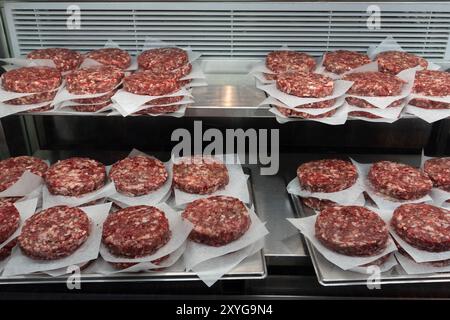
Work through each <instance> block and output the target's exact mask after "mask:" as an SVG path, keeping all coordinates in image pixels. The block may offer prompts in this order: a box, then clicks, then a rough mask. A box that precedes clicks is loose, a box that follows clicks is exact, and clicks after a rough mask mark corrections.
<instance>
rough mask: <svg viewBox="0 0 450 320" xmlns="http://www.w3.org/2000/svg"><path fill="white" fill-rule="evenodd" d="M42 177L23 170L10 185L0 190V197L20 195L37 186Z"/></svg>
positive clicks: (24, 194) (40, 182)
mask: <svg viewBox="0 0 450 320" xmlns="http://www.w3.org/2000/svg"><path fill="white" fill-rule="evenodd" d="M42 183H43V179H42V178H41V177H40V176H38V175H37V174H34V173H32V172H30V171H25V172H24V173H23V174H22V176H21V177H20V178H19V180H17V181H16V182H15V183H14V184H13V185H12V186H11V187H9V188H8V189H6V190H4V191H2V192H0V198H5V197H22V196H26V195H27V194H29V193H31V192H33V191H34V190H36V189H37V188H39V187H40V186H41V185H42Z"/></svg>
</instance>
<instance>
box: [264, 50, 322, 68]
mask: <svg viewBox="0 0 450 320" xmlns="http://www.w3.org/2000/svg"><path fill="white" fill-rule="evenodd" d="M266 66H267V68H268V69H269V70H271V71H272V72H274V73H275V74H280V73H285V72H312V71H313V70H314V69H315V68H316V60H314V58H313V57H311V56H310V55H309V54H306V53H303V52H295V51H288V50H284V51H272V52H270V53H269V54H267V57H266Z"/></svg>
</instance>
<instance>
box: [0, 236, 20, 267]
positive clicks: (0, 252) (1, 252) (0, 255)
mask: <svg viewBox="0 0 450 320" xmlns="http://www.w3.org/2000/svg"><path fill="white" fill-rule="evenodd" d="M16 244H17V238H16V239H14V240H11V241H10V242H9V243H8V244H7V245H5V246H4V247H3V248H1V249H0V261H3V260H5V259H6V258H8V257H9V256H10V255H11V251H12V249H14V247H15V246H16Z"/></svg>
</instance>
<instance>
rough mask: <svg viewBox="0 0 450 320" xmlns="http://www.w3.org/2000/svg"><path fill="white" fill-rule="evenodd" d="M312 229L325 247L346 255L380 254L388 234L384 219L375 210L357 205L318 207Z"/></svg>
mask: <svg viewBox="0 0 450 320" xmlns="http://www.w3.org/2000/svg"><path fill="white" fill-rule="evenodd" d="M315 233H316V238H317V239H318V240H319V241H320V242H321V243H322V244H323V245H324V246H326V247H327V248H328V249H330V250H333V251H335V252H338V253H341V254H345V255H348V256H373V255H376V254H379V253H381V252H382V251H383V250H384V249H385V248H386V245H387V242H388V238H389V235H388V228H387V225H386V223H384V221H383V220H382V219H381V218H380V217H379V216H378V215H377V214H376V213H375V212H373V211H371V210H369V209H367V208H364V207H360V206H340V207H339V206H336V207H329V208H327V209H325V210H323V211H321V212H320V214H319V215H318V216H317V220H316V224H315Z"/></svg>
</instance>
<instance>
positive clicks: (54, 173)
mask: <svg viewBox="0 0 450 320" xmlns="http://www.w3.org/2000/svg"><path fill="white" fill-rule="evenodd" d="M105 181H106V169H105V166H104V165H103V164H102V163H100V162H98V161H96V160H93V159H89V158H76V157H75V158H69V159H65V160H61V161H58V162H56V163H55V164H53V165H52V166H51V167H50V168H49V169H48V171H47V173H46V174H45V183H46V184H47V188H48V191H49V192H50V193H51V194H54V195H62V196H72V197H76V196H81V195H83V194H86V193H89V192H92V191H95V190H98V189H100V188H101V187H103V186H104V185H105Z"/></svg>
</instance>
